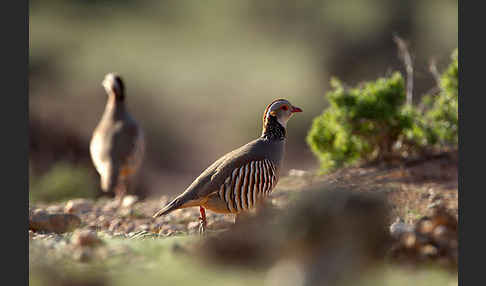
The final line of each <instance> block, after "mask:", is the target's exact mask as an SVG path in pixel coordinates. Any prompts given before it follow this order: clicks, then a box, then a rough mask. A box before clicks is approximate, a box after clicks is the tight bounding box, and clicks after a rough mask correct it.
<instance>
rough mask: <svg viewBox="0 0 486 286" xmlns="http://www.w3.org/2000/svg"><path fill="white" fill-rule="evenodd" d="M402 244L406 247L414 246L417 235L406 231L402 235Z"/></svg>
mask: <svg viewBox="0 0 486 286" xmlns="http://www.w3.org/2000/svg"><path fill="white" fill-rule="evenodd" d="M403 241H404V244H405V246H406V247H407V248H412V247H414V246H415V242H416V241H417V237H416V236H415V234H414V233H407V234H406V235H405V237H404V240H403Z"/></svg>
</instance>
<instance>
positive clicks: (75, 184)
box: [29, 162, 97, 202]
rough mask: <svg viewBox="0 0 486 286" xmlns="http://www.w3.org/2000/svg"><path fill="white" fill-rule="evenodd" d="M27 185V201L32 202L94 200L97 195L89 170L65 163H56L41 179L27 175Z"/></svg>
mask: <svg viewBox="0 0 486 286" xmlns="http://www.w3.org/2000/svg"><path fill="white" fill-rule="evenodd" d="M30 173H31V172H30ZM29 184H30V190H29V200H32V201H45V202H52V201H62V200H67V199H72V198H94V197H95V196H96V193H97V186H96V181H95V178H93V176H92V175H91V174H90V172H89V169H87V168H85V167H79V166H74V165H72V164H69V163H65V162H61V163H57V164H56V165H55V166H54V167H52V169H51V170H49V171H48V172H47V173H46V174H44V175H42V176H41V177H34V176H33V174H29Z"/></svg>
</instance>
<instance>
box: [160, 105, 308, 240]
mask: <svg viewBox="0 0 486 286" xmlns="http://www.w3.org/2000/svg"><path fill="white" fill-rule="evenodd" d="M295 112H302V109H300V108H298V107H296V106H293V105H292V104H291V103H290V102H289V101H288V100H285V99H276V100H274V101H272V103H270V104H269V105H268V106H267V108H266V109H265V111H264V113H263V130H262V135H261V136H260V137H259V138H257V139H255V140H253V141H251V142H249V143H248V144H246V145H244V146H242V147H240V148H238V149H236V150H234V151H232V152H229V153H227V154H226V155H224V156H223V157H221V158H219V159H218V160H217V161H216V162H214V163H213V164H212V165H211V166H209V167H208V168H207V169H206V170H204V172H203V173H202V174H201V175H200V176H199V177H197V178H196V180H194V182H193V183H192V184H191V185H190V186H189V187H188V188H187V189H186V190H185V191H184V193H182V194H181V195H179V196H178V197H176V198H175V199H174V200H173V201H171V202H170V203H169V204H167V205H166V206H165V207H164V208H163V209H161V210H160V211H158V212H157V213H156V214H155V215H154V218H156V217H159V216H162V215H166V214H168V213H170V212H172V211H174V210H177V209H181V208H188V207H194V206H199V208H200V213H201V217H200V220H201V224H200V228H199V230H200V232H201V233H202V232H204V230H205V228H206V225H207V222H206V213H205V209H206V208H207V209H209V210H212V211H214V212H216V213H224V214H227V213H231V214H235V215H236V217H235V221H236V220H237V219H238V217H239V215H240V214H242V213H243V212H246V211H248V210H250V209H252V208H253V207H255V206H256V205H257V204H259V203H260V202H262V201H263V199H264V198H265V197H267V196H268V195H269V194H270V193H271V191H272V190H273V188H274V187H275V186H276V185H277V182H278V179H279V175H280V169H281V166H282V161H283V157H284V154H285V143H286V138H287V131H286V130H287V129H286V128H287V121H288V120H289V119H290V117H292V115H293V114H294V113H295Z"/></svg>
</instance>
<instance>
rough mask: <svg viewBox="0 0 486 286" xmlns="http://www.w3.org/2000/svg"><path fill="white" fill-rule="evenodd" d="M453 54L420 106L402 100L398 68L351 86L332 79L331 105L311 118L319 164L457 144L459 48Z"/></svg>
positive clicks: (332, 164)
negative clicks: (438, 83) (433, 94)
mask: <svg viewBox="0 0 486 286" xmlns="http://www.w3.org/2000/svg"><path fill="white" fill-rule="evenodd" d="M452 59H453V61H452V63H451V65H450V66H449V67H448V69H447V70H446V71H445V72H444V74H443V75H442V78H441V93H440V94H439V95H438V96H436V97H431V96H425V97H424V99H423V102H422V105H423V106H424V107H425V109H423V110H419V109H417V108H415V107H413V106H409V105H407V104H406V103H405V101H406V95H405V86H404V85H405V84H404V79H403V77H402V75H401V74H400V73H398V72H396V73H394V74H392V75H391V76H390V77H387V78H379V79H378V80H376V81H375V82H367V83H364V84H363V85H360V86H358V87H355V88H349V89H347V88H344V87H343V84H342V83H341V82H340V81H339V80H338V79H335V78H334V79H332V80H331V87H332V90H331V91H330V92H329V93H328V94H327V98H328V100H329V104H330V106H329V108H327V109H326V110H324V112H323V113H322V114H321V115H320V116H318V117H316V118H315V119H314V121H313V124H312V127H311V129H310V131H309V134H308V135H307V143H308V144H309V145H310V147H311V149H312V151H313V153H314V154H315V155H316V156H317V157H318V158H319V160H320V162H321V167H322V169H324V170H327V169H330V168H334V167H339V166H342V165H346V164H350V163H353V162H356V161H357V160H365V161H371V160H381V161H387V160H389V159H392V158H396V157H399V156H404V155H410V154H412V153H417V152H423V151H424V150H426V149H429V148H431V147H436V146H444V145H453V146H457V129H458V125H457V118H458V113H457V106H458V103H457V97H458V63H457V51H455V52H454V54H453V57H452ZM422 114H424V115H422Z"/></svg>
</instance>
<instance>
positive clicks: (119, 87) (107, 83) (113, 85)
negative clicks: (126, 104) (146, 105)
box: [101, 73, 125, 101]
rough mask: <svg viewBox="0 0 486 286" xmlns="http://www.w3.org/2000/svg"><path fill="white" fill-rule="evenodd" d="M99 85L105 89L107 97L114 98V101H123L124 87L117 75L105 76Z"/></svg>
mask: <svg viewBox="0 0 486 286" xmlns="http://www.w3.org/2000/svg"><path fill="white" fill-rule="evenodd" d="M101 84H102V85H103V87H104V88H105V91H106V93H107V94H108V96H114V97H115V99H117V100H119V101H123V100H124V99H125V85H124V83H123V80H122V79H121V77H120V76H119V75H118V74H116V73H109V74H107V75H106V76H105V79H104V80H103V82H102V83H101Z"/></svg>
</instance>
